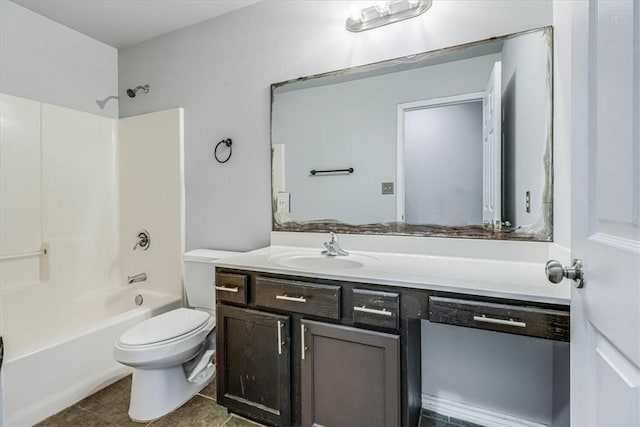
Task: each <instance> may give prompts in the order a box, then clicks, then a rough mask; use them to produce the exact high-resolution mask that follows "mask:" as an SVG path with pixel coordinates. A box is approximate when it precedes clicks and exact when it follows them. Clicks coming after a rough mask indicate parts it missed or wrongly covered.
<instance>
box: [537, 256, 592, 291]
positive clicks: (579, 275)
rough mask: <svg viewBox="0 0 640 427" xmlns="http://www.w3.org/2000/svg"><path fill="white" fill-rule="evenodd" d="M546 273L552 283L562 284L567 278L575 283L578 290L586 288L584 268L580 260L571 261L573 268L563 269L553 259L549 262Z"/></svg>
mask: <svg viewBox="0 0 640 427" xmlns="http://www.w3.org/2000/svg"><path fill="white" fill-rule="evenodd" d="M545 272H546V273H547V279H549V281H550V282H551V283H560V282H562V279H564V278H567V279H571V280H573V281H574V285H575V287H576V288H581V287H583V286H584V266H583V265H582V261H580V260H579V259H574V260H573V261H571V267H563V266H562V264H561V263H560V262H559V261H556V260H555V259H552V260H550V261H547V265H546V268H545Z"/></svg>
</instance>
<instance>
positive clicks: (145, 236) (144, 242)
mask: <svg viewBox="0 0 640 427" xmlns="http://www.w3.org/2000/svg"><path fill="white" fill-rule="evenodd" d="M150 244H151V236H150V235H149V232H148V231H147V230H140V231H139V232H138V235H137V236H136V244H135V245H133V250H134V251H135V250H136V249H138V248H140V249H143V250H145V251H146V250H147V249H149V245H150Z"/></svg>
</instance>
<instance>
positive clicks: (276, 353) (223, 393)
mask: <svg viewBox="0 0 640 427" xmlns="http://www.w3.org/2000/svg"><path fill="white" fill-rule="evenodd" d="M217 313H218V316H217V317H218V319H217V322H218V323H217V325H218V326H217V328H218V332H217V352H216V353H217V355H216V358H217V361H216V366H217V370H218V371H217V382H218V384H217V395H218V403H220V404H222V405H224V406H226V407H227V408H228V409H229V410H231V411H233V412H237V413H239V414H241V415H245V416H247V417H249V418H253V419H256V420H258V421H262V422H264V423H268V424H275V425H289V424H290V423H291V391H290V386H291V379H290V371H289V369H290V332H289V329H290V328H289V317H288V316H280V315H277V314H271V313H264V312H260V311H255V310H249V309H246V308H238V307H231V306H227V305H218V306H217Z"/></svg>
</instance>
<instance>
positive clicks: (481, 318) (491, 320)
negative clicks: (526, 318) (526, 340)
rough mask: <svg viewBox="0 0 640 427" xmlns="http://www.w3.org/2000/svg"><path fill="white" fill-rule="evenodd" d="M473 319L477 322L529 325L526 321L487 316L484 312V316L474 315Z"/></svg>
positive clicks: (518, 325)
mask: <svg viewBox="0 0 640 427" xmlns="http://www.w3.org/2000/svg"><path fill="white" fill-rule="evenodd" d="M473 320H475V321H476V322H484V323H496V324H498V325H506V326H517V327H518V328H526V327H527V324H526V323H524V322H518V321H515V320H503V319H494V318H493V317H485V316H484V314H483V315H482V316H473Z"/></svg>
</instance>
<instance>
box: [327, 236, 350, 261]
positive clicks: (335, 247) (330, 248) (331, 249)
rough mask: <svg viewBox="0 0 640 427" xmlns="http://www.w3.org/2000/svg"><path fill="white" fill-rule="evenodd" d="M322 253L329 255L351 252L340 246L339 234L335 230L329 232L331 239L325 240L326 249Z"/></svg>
mask: <svg viewBox="0 0 640 427" xmlns="http://www.w3.org/2000/svg"><path fill="white" fill-rule="evenodd" d="M321 253H323V254H325V255H329V256H338V255H349V252H347V251H345V250H344V249H342V248H341V247H340V244H339V243H338V235H337V234H336V233H334V232H331V233H330V234H329V241H328V242H324V250H323V251H322V252H321Z"/></svg>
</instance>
